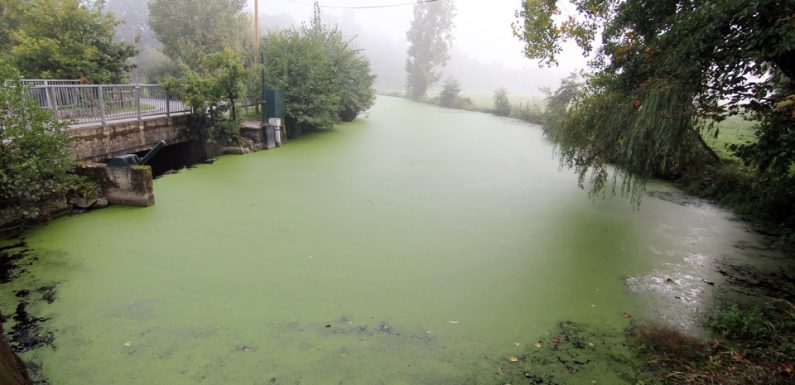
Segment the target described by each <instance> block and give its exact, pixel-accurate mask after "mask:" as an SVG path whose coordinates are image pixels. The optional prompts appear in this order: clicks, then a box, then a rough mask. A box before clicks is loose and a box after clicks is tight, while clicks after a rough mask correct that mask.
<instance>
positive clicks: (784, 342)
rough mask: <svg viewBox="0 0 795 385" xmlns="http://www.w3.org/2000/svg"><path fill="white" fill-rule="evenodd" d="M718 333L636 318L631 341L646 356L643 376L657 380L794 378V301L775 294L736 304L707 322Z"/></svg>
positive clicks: (739, 384) (733, 382) (738, 382)
mask: <svg viewBox="0 0 795 385" xmlns="http://www.w3.org/2000/svg"><path fill="white" fill-rule="evenodd" d="M707 326H708V327H709V328H710V329H711V330H712V331H713V332H714V333H715V334H716V335H717V336H718V337H720V338H716V339H713V340H702V339H697V338H695V337H692V336H688V335H685V334H683V333H682V332H681V331H679V330H676V329H673V328H671V327H670V326H662V325H655V324H635V325H634V326H633V327H632V328H630V330H629V333H628V335H629V337H630V343H631V345H632V346H633V347H634V348H635V350H636V351H637V352H638V355H639V359H640V361H641V362H645V363H646V365H645V368H644V369H645V370H644V372H645V373H644V375H643V377H644V380H648V381H647V382H648V383H659V384H671V385H674V384H692V385H700V384H704V385H707V384H726V385H744V384H771V385H773V384H781V385H784V384H791V383H792V379H793V377H795V374H794V373H793V363H792V358H793V356H794V355H795V337H793V336H795V306H793V305H792V304H791V303H789V302H787V301H785V300H780V299H779V300H773V301H772V302H770V303H767V304H765V305H764V306H763V307H753V308H750V309H745V310H743V309H742V308H740V307H738V306H736V305H734V306H732V307H730V308H728V309H725V310H719V311H717V312H715V313H714V314H713V316H712V317H711V318H710V320H709V321H708V325H707Z"/></svg>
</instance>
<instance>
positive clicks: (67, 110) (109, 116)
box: [28, 80, 190, 126]
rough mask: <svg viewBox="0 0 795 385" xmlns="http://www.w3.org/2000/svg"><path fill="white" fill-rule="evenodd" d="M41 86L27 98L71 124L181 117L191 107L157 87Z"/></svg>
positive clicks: (102, 85)
mask: <svg viewBox="0 0 795 385" xmlns="http://www.w3.org/2000/svg"><path fill="white" fill-rule="evenodd" d="M47 82H48V83H47V85H44V84H41V85H36V86H32V87H30V88H29V91H28V95H29V97H30V98H31V99H33V100H35V101H36V102H37V103H38V104H39V106H41V107H43V108H47V109H50V110H52V114H53V118H55V119H58V120H71V121H73V122H74V123H73V125H82V124H87V123H96V122H101V123H102V125H103V126H104V125H105V124H107V122H110V121H116V120H130V119H137V120H138V122H139V123H140V122H141V120H143V118H144V117H148V116H158V115H163V116H167V117H170V116H171V115H182V114H185V113H188V112H190V107H188V106H186V105H185V104H184V103H182V102H181V101H179V100H175V99H172V98H170V97H169V96H168V93H166V91H165V90H164V89H163V87H161V86H160V85H156V84H51V83H50V82H53V81H52V80H47Z"/></svg>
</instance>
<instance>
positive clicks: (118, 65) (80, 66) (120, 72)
mask: <svg viewBox="0 0 795 385" xmlns="http://www.w3.org/2000/svg"><path fill="white" fill-rule="evenodd" d="M102 3H103V2H101V1H99V2H84V1H80V0H6V1H3V2H2V3H0V26H2V27H3V28H2V29H3V31H2V33H0V49H2V51H1V52H2V53H0V56H2V57H3V59H4V60H5V61H7V62H9V63H11V64H13V65H14V66H15V67H16V68H17V69H18V70H19V71H20V72H21V74H22V75H23V76H24V77H27V78H49V79H53V78H56V79H78V78H80V77H81V76H84V77H86V78H88V79H89V80H90V81H91V82H94V83H120V82H122V80H124V78H125V76H126V74H127V73H128V71H129V70H130V69H131V66H130V65H128V64H127V63H126V61H127V59H128V58H130V57H132V56H134V55H135V54H136V50H135V48H134V47H133V46H131V45H129V44H126V43H121V42H116V41H114V33H115V30H116V27H117V26H118V24H119V21H118V20H116V19H115V18H114V17H113V16H112V15H111V14H109V13H105V12H103V10H102V5H103V4H102ZM6 28H8V29H6Z"/></svg>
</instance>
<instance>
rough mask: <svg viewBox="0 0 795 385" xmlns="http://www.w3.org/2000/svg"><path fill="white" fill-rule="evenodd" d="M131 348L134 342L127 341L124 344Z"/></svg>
mask: <svg viewBox="0 0 795 385" xmlns="http://www.w3.org/2000/svg"><path fill="white" fill-rule="evenodd" d="M130 346H132V341H127V342H125V343H124V347H125V348H129V347H130Z"/></svg>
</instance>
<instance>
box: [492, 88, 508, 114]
mask: <svg viewBox="0 0 795 385" xmlns="http://www.w3.org/2000/svg"><path fill="white" fill-rule="evenodd" d="M494 113H495V114H497V115H499V116H510V115H511V100H510V99H508V91H506V90H505V88H498V89H497V90H496V91H494Z"/></svg>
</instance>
